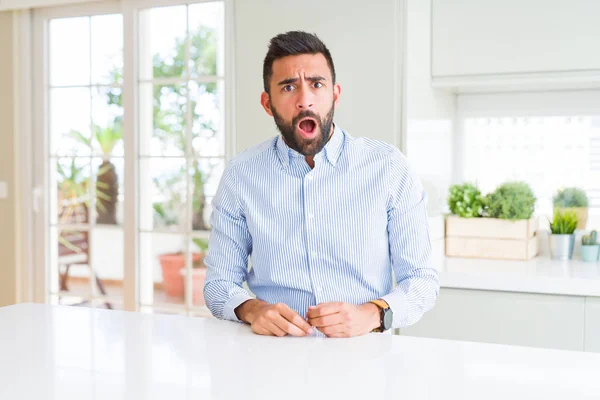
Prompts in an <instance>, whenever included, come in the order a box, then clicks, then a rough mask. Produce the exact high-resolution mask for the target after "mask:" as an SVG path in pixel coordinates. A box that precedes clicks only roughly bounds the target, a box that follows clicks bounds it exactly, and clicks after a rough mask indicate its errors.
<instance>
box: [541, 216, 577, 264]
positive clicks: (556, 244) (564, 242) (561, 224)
mask: <svg viewBox="0 0 600 400" xmlns="http://www.w3.org/2000/svg"><path fill="white" fill-rule="evenodd" d="M548 222H549V223H550V233H551V234H550V254H551V256H552V258H553V259H555V260H570V259H571V258H572V257H573V247H574V244H575V235H574V232H575V229H577V222H578V217H577V213H575V211H572V210H570V211H564V210H561V209H560V208H556V209H555V210H554V219H553V220H552V221H548Z"/></svg>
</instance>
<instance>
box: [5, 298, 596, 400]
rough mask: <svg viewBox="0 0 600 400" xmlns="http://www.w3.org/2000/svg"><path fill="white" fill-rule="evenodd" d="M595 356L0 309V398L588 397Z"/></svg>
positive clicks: (177, 319)
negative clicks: (263, 333)
mask: <svg viewBox="0 0 600 400" xmlns="http://www.w3.org/2000/svg"><path fill="white" fill-rule="evenodd" d="M599 398H600V355H598V354H592V353H583V352H570V351H559V350H543V349H534V348H525V347H514V346H502V345H490V344H477V343H470V342H453V341H445V340H437V339H424V338H414V337H402V336H391V335H381V334H371V335H366V336H362V337H357V338H352V339H328V338H320V337H306V338H293V337H284V338H274V337H263V336H257V335H254V334H252V333H251V331H250V329H249V327H248V326H246V325H242V324H237V323H233V322H227V321H218V320H214V319H202V318H187V317H183V316H171V315H148V314H140V313H129V312H121V311H109V310H103V309H95V310H94V309H89V308H75V307H66V306H63V307H57V306H48V305H36V304H21V305H17V306H10V307H4V308H0V399H7V400H9V399H10V400H16V399H28V400H30V399H57V400H58V399H60V400H71V399H74V400H75V399H76V400H82V399H110V400H116V399H127V400H135V399H161V400H164V399H167V400H179V399H193V400H208V399H304V400H306V399H410V400H417V399H444V400H451V399H461V400H466V399H477V400H480V399H488V400H489V399H503V400H506V399H511V400H515V399H544V400H551V399H561V400H562V399H569V400H578V399H599Z"/></svg>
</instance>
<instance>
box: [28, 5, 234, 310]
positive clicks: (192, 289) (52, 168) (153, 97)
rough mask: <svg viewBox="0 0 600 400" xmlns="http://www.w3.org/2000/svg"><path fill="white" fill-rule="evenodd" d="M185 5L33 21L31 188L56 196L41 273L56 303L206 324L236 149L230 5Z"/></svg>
mask: <svg viewBox="0 0 600 400" xmlns="http://www.w3.org/2000/svg"><path fill="white" fill-rule="evenodd" d="M181 3H182V2H181V1H178V0H160V1H158V0H151V1H143V2H129V3H127V4H123V5H119V4H118V3H113V2H107V3H96V4H84V5H77V6H69V7H56V8H48V9H41V10H39V11H38V10H36V12H35V31H36V36H35V42H34V43H35V48H34V51H35V52H36V54H38V55H40V59H43V60H44V62H43V63H40V65H39V67H38V68H37V70H36V71H35V76H36V79H35V81H36V83H35V93H36V98H38V100H37V103H36V104H37V105H36V108H37V111H38V112H39V115H41V116H42V118H41V119H40V123H39V124H38V125H37V128H36V135H37V139H39V140H36V141H35V142H36V143H39V144H38V146H39V148H38V149H37V154H39V155H40V156H41V157H40V161H42V162H39V163H36V169H35V174H34V175H35V177H34V180H35V185H36V186H37V187H38V188H41V190H43V191H44V192H46V193H48V192H49V193H50V195H49V196H48V198H47V199H46V205H47V207H41V208H40V210H41V211H40V212H39V213H38V214H37V215H36V216H35V218H36V226H38V227H40V229H39V232H38V236H37V237H36V242H37V243H38V244H39V245H36V247H37V248H39V249H40V250H39V254H38V255H37V256H36V257H37V260H38V261H39V262H36V264H37V265H39V268H40V270H39V271H37V273H39V275H40V276H45V277H46V280H45V281H46V285H45V288H44V292H45V293H44V295H45V296H46V297H47V298H48V300H49V301H51V302H52V303H59V304H80V303H82V302H83V303H84V304H88V305H93V306H102V307H111V308H122V307H124V308H128V309H141V310H143V311H150V312H155V311H158V312H175V313H178V312H185V313H188V314H200V315H207V314H208V312H207V309H206V307H204V306H203V295H202V287H203V280H204V274H203V272H204V270H203V268H200V267H201V266H202V260H203V257H204V253H205V251H206V243H207V238H208V236H209V233H210V225H209V216H210V213H211V202H212V198H213V196H214V195H215V192H216V189H217V186H218V183H219V180H220V178H221V174H222V171H223V169H224V166H225V163H226V160H227V157H228V156H230V155H231V150H230V149H231V148H232V146H231V144H230V140H229V137H231V136H232V133H231V129H230V127H231V124H230V123H228V121H227V118H230V116H229V114H228V113H226V108H227V105H228V104H230V101H231V100H230V99H229V98H228V94H227V92H226V88H227V89H228V90H229V91H230V87H231V85H230V84H229V82H228V79H227V77H226V57H225V51H226V46H225V45H226V37H225V33H226V31H225V2H224V1H208V2H191V3H190V2H187V1H186V2H185V4H181ZM188 3H189V4H188ZM154 4H156V7H154V6H153V5H154ZM134 27H135V28H136V29H137V31H135V32H134ZM127 49H135V51H134V52H128V50H127ZM228 68H230V67H228ZM127 96H129V98H128V97H127ZM133 121H134V122H133ZM46 138H48V140H47V141H46ZM128 166H134V168H130V167H128ZM130 227H131V230H129V229H130ZM127 232H130V234H128V233H127ZM129 249H134V251H132V252H130V253H128V251H129ZM128 254H130V255H128ZM127 274H129V276H132V277H134V279H133V280H132V281H131V282H129V283H127V280H126V279H124V277H125V276H126V275H127ZM127 293H133V294H134V296H135V300H134V303H129V305H127V300H126V299H127V298H128V297H127Z"/></svg>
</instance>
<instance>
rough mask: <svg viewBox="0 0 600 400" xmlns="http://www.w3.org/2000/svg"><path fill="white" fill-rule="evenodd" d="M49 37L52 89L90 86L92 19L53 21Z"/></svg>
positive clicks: (80, 18) (50, 25)
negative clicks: (54, 87) (65, 86)
mask: <svg viewBox="0 0 600 400" xmlns="http://www.w3.org/2000/svg"><path fill="white" fill-rule="evenodd" d="M49 36H50V37H49V46H50V48H49V51H50V53H49V56H50V85H52V86H58V85H61V86H62V85H70V86H73V85H89V84H90V18H89V17H78V18H64V19H53V20H51V21H50V24H49Z"/></svg>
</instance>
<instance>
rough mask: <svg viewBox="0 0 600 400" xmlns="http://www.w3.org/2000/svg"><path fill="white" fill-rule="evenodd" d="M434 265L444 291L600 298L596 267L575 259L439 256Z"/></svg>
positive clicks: (599, 268)
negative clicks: (469, 290)
mask: <svg viewBox="0 0 600 400" xmlns="http://www.w3.org/2000/svg"><path fill="white" fill-rule="evenodd" d="M436 265H438V272H439V276H440V285H441V286H442V287H446V288H460V289H480V290H498V291H508V292H526V293H545V294H558V295H571V296H593V297H600V264H598V263H588V262H583V261H581V260H579V259H573V260H569V261H557V260H552V259H550V258H548V257H546V256H538V257H536V258H533V259H532V260H529V261H510V260H488V259H475V258H472V259H469V258H454V257H444V256H441V257H438V258H437V261H436ZM598 398H599V399H600V396H599V397H598Z"/></svg>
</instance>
